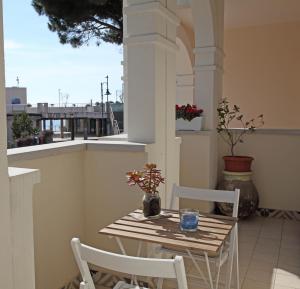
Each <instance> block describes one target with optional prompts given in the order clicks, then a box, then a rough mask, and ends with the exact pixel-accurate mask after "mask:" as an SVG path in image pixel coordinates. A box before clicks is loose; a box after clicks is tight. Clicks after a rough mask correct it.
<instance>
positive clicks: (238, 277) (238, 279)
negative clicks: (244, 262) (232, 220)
mask: <svg viewBox="0 0 300 289" xmlns="http://www.w3.org/2000/svg"><path fill="white" fill-rule="evenodd" d="M235 258H236V260H235V263H236V264H235V265H236V289H240V268H239V239H238V225H237V224H236V227H235Z"/></svg>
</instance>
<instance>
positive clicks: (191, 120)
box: [176, 104, 203, 131]
mask: <svg viewBox="0 0 300 289" xmlns="http://www.w3.org/2000/svg"><path fill="white" fill-rule="evenodd" d="M202 113H203V109H201V108H197V106H196V105H191V104H187V105H178V104H177V105H176V129H177V130H193V131H197V130H202V127H203V116H202Z"/></svg>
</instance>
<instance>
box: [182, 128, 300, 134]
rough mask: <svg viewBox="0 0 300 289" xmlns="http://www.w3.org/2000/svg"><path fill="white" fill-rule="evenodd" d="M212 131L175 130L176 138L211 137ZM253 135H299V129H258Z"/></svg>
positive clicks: (238, 129) (235, 129)
mask: <svg viewBox="0 0 300 289" xmlns="http://www.w3.org/2000/svg"><path fill="white" fill-rule="evenodd" d="M230 130H232V131H236V132H238V131H241V130H242V129H240V128H232V129H230ZM213 133H214V131H212V130H201V131H188V130H177V131H176V135H177V136H183V135H203V136H208V135H212V134H213ZM255 134H270V135H300V129H285V128H258V129H256V130H255Z"/></svg>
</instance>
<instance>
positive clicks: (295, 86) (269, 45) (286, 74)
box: [223, 22, 300, 128]
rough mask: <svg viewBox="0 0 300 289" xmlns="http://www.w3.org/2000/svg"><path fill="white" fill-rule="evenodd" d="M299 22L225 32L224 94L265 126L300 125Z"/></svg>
mask: <svg viewBox="0 0 300 289" xmlns="http://www.w3.org/2000/svg"><path fill="white" fill-rule="evenodd" d="M299 32H300V22H295V23H284V24H272V25H265V26H256V27H248V28H238V29H231V30H226V31H225V55H226V57H225V73H224V91H223V96H225V97H228V98H229V100H230V101H231V102H232V103H234V104H237V105H240V106H241V108H242V110H243V111H245V114H246V115H247V116H249V117H253V116H257V115H258V114H260V113H264V115H265V127H266V128H300V113H299V107H300V86H299V75H300V37H299Z"/></svg>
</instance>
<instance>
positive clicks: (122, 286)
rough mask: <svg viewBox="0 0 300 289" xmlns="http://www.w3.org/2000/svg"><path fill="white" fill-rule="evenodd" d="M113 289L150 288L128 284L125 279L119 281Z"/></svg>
mask: <svg viewBox="0 0 300 289" xmlns="http://www.w3.org/2000/svg"><path fill="white" fill-rule="evenodd" d="M113 289H149V288H147V287H139V286H136V285H131V284H127V283H126V282H124V281H119V282H118V283H117V284H116V286H115V287H114V288H113Z"/></svg>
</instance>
